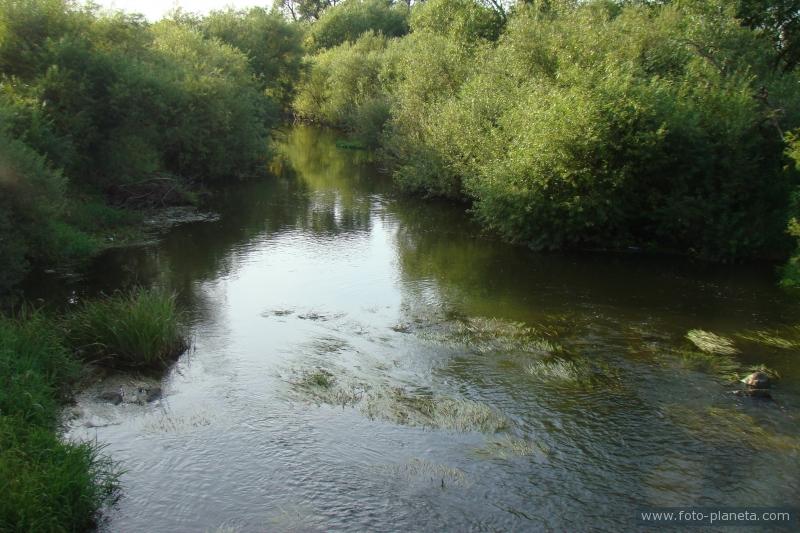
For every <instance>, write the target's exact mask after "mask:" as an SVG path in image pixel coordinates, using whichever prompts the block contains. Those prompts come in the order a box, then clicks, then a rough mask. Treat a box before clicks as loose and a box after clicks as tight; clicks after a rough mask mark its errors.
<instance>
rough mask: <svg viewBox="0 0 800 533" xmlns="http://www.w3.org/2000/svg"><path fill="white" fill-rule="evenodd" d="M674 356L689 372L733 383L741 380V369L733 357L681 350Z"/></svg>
mask: <svg viewBox="0 0 800 533" xmlns="http://www.w3.org/2000/svg"><path fill="white" fill-rule="evenodd" d="M674 355H675V356H676V360H677V362H678V363H679V365H680V366H682V367H683V368H686V369H688V370H695V371H698V372H705V373H707V374H712V375H714V376H716V377H718V378H719V379H721V380H723V381H731V382H732V381H737V380H738V379H739V377H738V376H739V372H740V370H741V367H740V366H739V363H738V362H737V361H736V360H735V359H733V358H731V357H726V356H720V355H717V354H713V353H706V352H697V351H694V350H680V351H678V352H676V353H675V354H674Z"/></svg>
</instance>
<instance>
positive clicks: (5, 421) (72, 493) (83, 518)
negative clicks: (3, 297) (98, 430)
mask: <svg viewBox="0 0 800 533" xmlns="http://www.w3.org/2000/svg"><path fill="white" fill-rule="evenodd" d="M79 372H80V365H79V364H78V363H77V362H76V361H75V360H74V359H73V358H72V357H71V356H70V353H69V351H68V349H67V348H66V347H65V345H64V343H63V341H62V339H61V337H60V336H59V329H58V328H57V327H55V325H54V324H53V323H52V322H50V321H48V320H47V319H46V318H44V316H42V315H41V314H39V313H33V312H27V313H24V315H23V316H22V317H21V318H18V319H12V318H6V317H0V494H2V496H0V531H85V530H88V529H91V528H92V527H93V526H94V525H95V523H96V518H97V513H98V510H99V509H101V507H102V506H103V505H104V504H105V503H106V502H108V501H109V500H111V499H113V497H114V495H115V494H116V487H117V472H116V470H115V468H114V466H113V464H112V463H111V462H110V461H109V460H108V459H107V458H105V457H104V456H103V455H102V454H101V453H100V452H101V448H100V447H99V446H98V445H96V444H92V443H70V442H63V441H61V440H60V439H59V438H58V435H57V429H58V420H59V412H60V408H61V403H62V401H61V400H63V399H64V398H65V397H66V394H67V393H68V387H69V385H70V384H71V383H72V382H73V381H74V380H75V379H76V378H77V377H78V375H79Z"/></svg>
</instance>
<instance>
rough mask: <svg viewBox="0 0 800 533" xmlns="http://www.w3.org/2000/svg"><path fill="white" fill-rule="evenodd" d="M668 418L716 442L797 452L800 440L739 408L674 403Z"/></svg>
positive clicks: (670, 407)
mask: <svg viewBox="0 0 800 533" xmlns="http://www.w3.org/2000/svg"><path fill="white" fill-rule="evenodd" d="M666 413H667V416H668V418H669V419H670V420H671V421H672V422H673V423H674V424H675V425H676V426H678V427H682V428H684V429H686V430H687V431H688V432H689V433H690V434H691V435H693V436H695V437H696V438H698V439H699V440H701V441H703V442H706V443H708V444H711V445H714V446H731V445H737V444H738V445H741V446H745V447H748V448H751V449H755V450H771V451H781V452H792V451H793V452H796V451H798V450H800V440H798V439H797V437H795V436H792V435H787V434H784V433H780V432H778V431H776V429H777V428H775V427H774V426H773V425H772V424H769V423H768V422H767V421H766V420H764V419H762V418H756V417H754V416H751V415H749V414H747V413H744V412H742V411H741V410H738V409H736V408H730V407H726V408H722V407H714V406H707V407H705V408H699V409H697V408H691V407H689V406H685V405H672V406H669V407H668V408H667V409H666Z"/></svg>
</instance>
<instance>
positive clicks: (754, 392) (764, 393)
mask: <svg viewBox="0 0 800 533" xmlns="http://www.w3.org/2000/svg"><path fill="white" fill-rule="evenodd" d="M733 393H734V394H735V395H736V396H748V397H750V398H761V399H763V400H771V399H772V394H770V392H769V389H752V388H747V389H744V390H737V391H734V392H733Z"/></svg>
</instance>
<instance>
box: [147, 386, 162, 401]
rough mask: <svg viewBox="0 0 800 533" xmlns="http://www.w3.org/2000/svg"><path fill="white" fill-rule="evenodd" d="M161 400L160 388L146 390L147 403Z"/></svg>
mask: <svg viewBox="0 0 800 533" xmlns="http://www.w3.org/2000/svg"><path fill="white" fill-rule="evenodd" d="M160 399H161V387H153V388H152V389H147V403H150V402H154V401H156V400H160Z"/></svg>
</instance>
